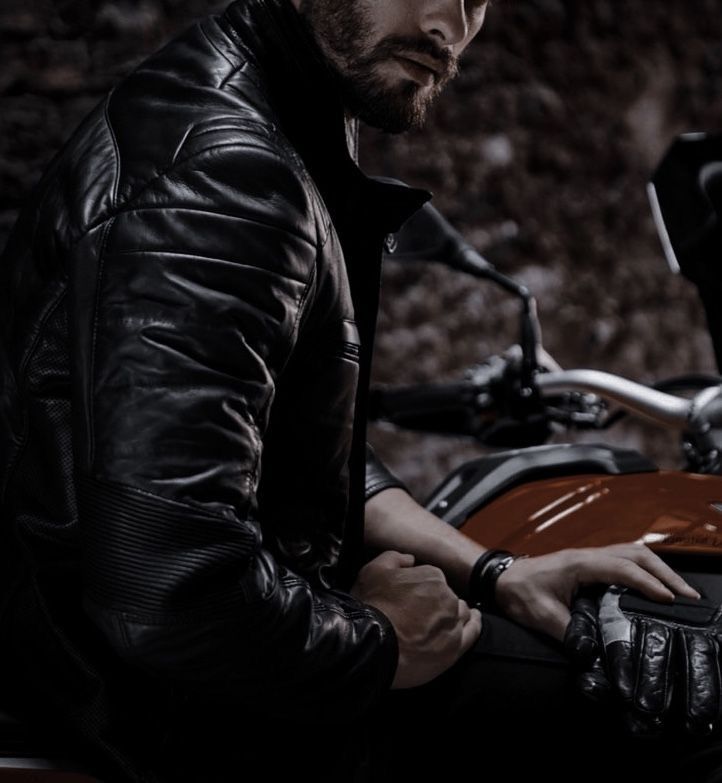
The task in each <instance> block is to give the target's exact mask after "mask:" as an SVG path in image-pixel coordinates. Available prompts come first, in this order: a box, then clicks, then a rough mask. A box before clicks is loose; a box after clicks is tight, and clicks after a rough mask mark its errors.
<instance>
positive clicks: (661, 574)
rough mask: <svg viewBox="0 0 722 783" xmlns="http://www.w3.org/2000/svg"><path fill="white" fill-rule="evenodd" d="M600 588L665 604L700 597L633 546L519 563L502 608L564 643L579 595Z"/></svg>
mask: <svg viewBox="0 0 722 783" xmlns="http://www.w3.org/2000/svg"><path fill="white" fill-rule="evenodd" d="M596 583H601V584H607V585H610V584H617V585H622V586H624V587H630V588H633V589H635V590H638V591H639V592H640V593H642V594H643V595H646V596H647V597H648V598H651V599H652V600H653V601H661V602H664V603H669V602H671V601H673V600H674V596H675V594H678V595H682V596H686V597H688V598H698V597H699V595H698V593H697V591H696V590H694V589H693V588H692V587H690V586H689V585H688V584H687V583H686V582H685V581H684V579H682V577H681V576H679V575H678V574H676V573H675V572H674V571H673V570H672V569H671V568H670V567H669V566H668V565H667V564H666V563H665V562H664V561H663V560H662V559H661V558H659V557H658V556H657V555H655V554H654V552H652V550H651V549H649V548H648V547H646V546H644V544H637V543H629V544H614V545H612V546H605V547H593V548H587V549H563V550H561V551H559V552H553V553H552V554H549V555H540V556H538V557H529V558H524V559H520V560H517V561H515V562H514V563H513V564H512V565H511V566H510V567H509V568H508V569H507V570H506V571H505V572H504V573H503V574H502V575H501V576H500V577H499V581H498V582H497V583H496V602H497V605H498V606H499V607H500V609H502V611H503V612H504V613H505V614H506V615H507V616H508V617H509V618H511V619H512V620H515V621H516V622H518V623H520V624H521V625H525V626H526V627H527V628H532V629H535V630H539V631H543V632H544V633H547V634H549V635H550V636H553V637H554V638H555V639H557V640H559V641H561V640H563V639H564V634H565V631H566V628H567V625H568V624H569V620H570V613H569V608H570V606H571V603H572V599H573V598H574V596H575V594H576V592H577V590H578V589H579V588H580V587H582V586H584V585H590V584H596Z"/></svg>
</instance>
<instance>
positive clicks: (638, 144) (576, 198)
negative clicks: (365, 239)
mask: <svg viewBox="0 0 722 783" xmlns="http://www.w3.org/2000/svg"><path fill="white" fill-rule="evenodd" d="M224 6H225V3H224V2H217V1H216V0H105V2H91V1H90V0H56V1H55V2H52V1H51V0H0V52H2V62H3V67H2V68H1V69H0V246H2V245H3V244H4V240H5V237H6V236H7V233H8V231H9V230H10V227H11V225H12V223H13V221H14V218H15V215H16V214H17V210H18V208H19V207H20V205H21V203H22V201H23V199H24V198H25V197H26V195H27V194H28V193H29V192H30V190H31V189H32V187H33V185H34V183H35V182H36V181H37V180H38V178H39V176H40V174H41V173H42V170H43V167H44V166H45V165H46V164H47V162H48V161H49V160H50V158H51V157H52V156H53V154H54V153H55V152H56V150H57V149H58V148H59V147H60V146H61V145H62V143H63V142H64V141H65V140H66V139H67V138H68V137H69V136H70V134H71V133H72V131H73V129H74V128H75V127H76V126H77V124H78V122H79V121H80V120H81V119H82V117H83V116H84V115H85V114H86V113H87V112H88V111H89V110H90V108H91V107H92V106H93V105H94V104H95V103H97V101H99V100H100V99H101V98H102V97H103V95H104V94H105V93H106V91H107V90H108V89H109V88H110V87H111V86H112V85H113V84H114V83H115V82H116V81H117V80H119V79H120V78H121V77H122V76H123V74H125V73H127V72H128V71H129V70H130V69H131V68H132V67H133V66H134V65H135V64H137V63H138V62H139V61H140V60H142V59H143V57H145V56H146V55H147V54H148V53H150V52H151V51H154V50H155V49H157V48H159V47H160V46H161V45H162V44H163V43H164V42H165V41H166V40H168V38H170V37H171V36H173V35H174V34H175V33H176V32H177V31H179V30H180V29H182V28H183V27H185V26H186V25H188V24H190V23H191V22H192V21H193V20H194V19H195V18H197V17H199V16H201V15H204V14H206V13H212V12H215V11H218V10H220V9H222V8H223V7H224ZM721 42H722V3H721V2H720V0H685V1H684V2H663V3H657V2H652V0H584V2H580V0H497V2H496V3H495V5H494V7H493V8H492V9H491V12H490V14H489V18H488V23H487V25H486V27H485V29H484V31H483V32H482V34H481V35H480V37H479V39H478V40H477V41H476V42H475V43H474V45H473V46H472V48H471V49H470V51H469V52H468V55H467V56H466V58H465V62H464V65H463V67H462V73H461V75H460V77H459V78H458V79H457V80H456V82H455V83H454V84H453V86H451V87H450V88H449V90H448V91H447V93H446V94H445V95H444V96H443V98H442V99H441V100H440V102H439V104H438V106H437V108H436V110H435V111H434V113H433V116H432V117H431V118H430V121H429V123H428V126H427V127H426V128H425V129H424V130H423V131H420V132H416V133H413V134H409V135H406V136H399V137H390V136H386V135H384V134H380V133H376V132H373V131H370V130H369V131H365V132H364V135H363V164H364V166H365V168H367V169H368V170H369V172H370V173H384V174H387V175H391V176H396V177H400V178H402V179H405V180H406V181H408V182H410V183H412V184H414V185H419V186H424V187H428V188H430V189H431V190H432V191H433V192H434V194H435V200H436V204H437V206H438V207H439V208H440V209H441V210H442V212H444V214H445V215H446V216H447V217H449V218H450V219H451V220H452V222H453V223H454V224H455V225H456V226H457V227H458V228H460V229H462V230H463V231H464V232H465V234H466V235H467V236H468V237H469V238H470V239H471V240H472V241H473V242H474V244H475V245H476V246H477V247H478V248H479V249H480V250H481V251H483V252H485V253H486V254H488V256H489V258H490V259H492V260H493V261H494V262H495V263H496V264H497V265H498V266H499V267H500V268H501V269H502V270H503V271H505V272H508V273H511V274H516V275H518V276H519V277H520V278H522V279H523V280H525V281H526V282H527V283H528V284H529V285H530V286H531V287H532V289H533V290H534V291H535V292H536V294H537V296H538V299H539V303H540V309H541V317H542V323H543V326H544V335H545V343H546V346H547V348H548V349H549V350H550V352H551V353H552V354H553V355H554V356H555V357H556V358H557V360H558V361H559V362H561V363H562V364H563V365H564V366H567V367H582V366H584V367H594V368H598V369H605V370H609V371H612V372H618V373H622V374H624V375H626V376H628V377H631V378H636V379H640V380H643V381H651V380H653V379H656V378H660V377H663V376H667V375H671V374H676V373H679V372H683V371H687V370H712V369H714V367H713V359H712V354H711V349H710V344H709V339H708V336H707V333H706V329H705V324H704V318H703V314H702V312H701V307H700V305H699V303H698V300H697V298H696V295H695V293H694V291H693V290H692V289H691V288H690V286H689V285H688V284H687V283H685V282H684V281H683V280H680V279H678V278H674V277H673V276H672V275H671V274H670V273H669V272H668V270H667V268H666V265H665V262H664V259H663V257H662V254H661V251H660V248H659V244H658V241H657V239H656V235H655V232H654V228H653V225H652V221H651V217H650V212H649V208H648V205H647V203H646V196H645V184H646V181H647V179H648V177H649V175H650V173H651V171H652V169H653V167H654V165H655V163H656V161H657V160H658V158H659V156H660V155H661V154H662V152H663V151H664V150H665V148H666V147H667V145H668V144H669V143H670V141H671V140H672V139H673V138H674V137H675V135H676V134H678V133H680V132H683V131H689V130H714V129H719V126H720V124H721V118H722V43H721ZM516 313H517V306H516V304H515V303H514V302H513V301H511V300H509V299H508V298H507V297H505V296H504V295H502V294H500V293H499V292H498V291H496V290H493V289H491V288H490V287H489V286H488V285H484V284H479V283H477V282H474V281H471V280H468V279H465V278H463V277H462V276H460V275H458V274H455V273H451V272H448V271H445V270H443V269H441V268H434V267H431V266H418V265H417V266H408V267H401V266H394V265H393V264H390V265H389V266H388V268H387V270H386V274H385V279H384V290H383V306H382V313H381V319H380V331H379V338H378V343H377V350H376V358H375V366H374V376H375V378H376V379H377V380H379V381H383V382H389V383H393V382H410V381H415V380H433V379H437V378H451V377H455V376H457V375H458V374H459V373H460V372H461V371H462V370H463V368H464V367H466V366H468V365H470V364H473V363H474V362H477V361H479V360H481V359H482V358H483V357H484V356H485V355H487V354H488V353H492V352H496V351H500V350H503V349H504V348H506V347H507V346H508V345H509V344H511V343H513V342H514V341H515V340H516V337H517V335H516V330H517V315H516ZM561 437H562V436H557V438H558V439H560V438H561ZM609 437H613V438H614V439H615V441H616V442H618V443H624V444H625V445H632V446H637V447H639V448H642V449H645V450H647V451H649V452H651V453H653V454H654V455H655V456H656V457H658V458H659V459H660V461H661V462H662V463H663V464H666V465H674V464H677V462H678V457H677V446H676V440H675V439H674V438H673V437H670V436H667V435H660V434H659V433H657V432H655V431H654V430H653V429H650V428H646V427H645V428H640V427H637V426H634V427H631V426H628V427H625V428H620V429H619V430H618V431H616V432H613V433H611V434H610V436H609ZM585 438H586V439H589V438H588V436H585ZM371 439H372V440H373V441H374V442H375V444H376V445H377V447H378V449H379V451H380V452H381V453H382V455H383V456H384V457H385V458H386V459H387V461H388V462H389V463H390V464H391V465H392V467H394V468H395V469H396V470H397V472H398V473H399V474H400V475H401V476H402V477H403V478H404V479H406V480H407V481H408V483H409V485H410V487H411V488H412V489H413V490H414V492H416V493H417V494H418V495H420V496H421V495H424V494H425V493H426V491H427V490H428V489H430V487H431V486H432V485H433V484H434V483H435V482H436V481H437V480H438V479H439V478H440V477H441V476H442V475H444V474H445V472H446V471H447V470H448V469H449V468H450V467H453V466H455V465H457V464H459V463H460V462H461V461H462V460H463V459H466V458H469V457H470V456H475V455H477V454H478V453H480V452H479V449H478V448H477V447H476V446H474V445H473V444H470V443H467V442H465V441H462V440H458V439H449V438H442V437H437V436H419V435H412V434H404V433H399V432H396V431H391V430H389V429H387V428H385V427H379V426H374V427H372V430H371ZM597 439H598V438H597Z"/></svg>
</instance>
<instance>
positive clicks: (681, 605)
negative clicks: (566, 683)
mask: <svg viewBox="0 0 722 783" xmlns="http://www.w3.org/2000/svg"><path fill="white" fill-rule="evenodd" d="M718 580H719V578H718ZM721 614H722V612H721V608H720V601H719V600H715V599H712V598H710V597H709V596H704V595H703V597H702V599H700V600H699V601H695V600H689V599H686V598H677V599H676V600H675V601H674V603H673V604H662V603H657V602H654V601H650V600H648V599H646V598H644V597H643V596H640V595H639V594H638V593H635V592H633V591H629V590H627V589H626V588H620V587H616V586H612V587H609V588H608V589H606V590H604V591H603V592H600V591H584V592H582V593H580V594H579V596H577V598H576V599H575V602H574V605H573V607H572V619H571V622H570V623H569V626H568V628H567V632H566V637H565V640H564V644H565V647H566V649H567V651H568V653H569V654H570V655H571V656H572V658H573V660H574V661H576V662H577V664H578V665H579V666H580V669H581V673H580V675H579V679H578V683H579V687H580V689H581V691H582V693H584V694H585V695H586V696H588V697H590V698H592V699H595V700H597V701H609V700H611V699H617V700H618V701H620V702H621V704H622V710H623V716H624V721H625V725H626V728H627V730H628V731H629V732H630V733H631V734H634V735H637V736H648V735H657V734H660V733H661V732H662V731H663V730H664V728H665V727H667V726H670V727H672V726H674V725H675V724H679V723H680V722H681V724H682V726H683V728H684V730H685V731H686V732H688V733H690V734H696V735H705V734H709V733H711V732H712V731H714V730H715V729H717V728H719V725H720V717H721V712H722V698H721V688H720V646H721V644H722V618H721Z"/></svg>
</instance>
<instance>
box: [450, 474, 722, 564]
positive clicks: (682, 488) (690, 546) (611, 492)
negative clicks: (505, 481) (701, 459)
mask: <svg viewBox="0 0 722 783" xmlns="http://www.w3.org/2000/svg"><path fill="white" fill-rule="evenodd" d="M461 529H462V530H463V531H464V533H466V534H467V535H469V536H470V537H471V538H473V539H474V540H475V541H477V542H479V543H480V544H483V545H484V546H486V547H498V548H500V549H508V550H510V551H512V552H524V553H527V554H530V555H540V554H545V553H547V552H554V551H556V550H558V549H566V548H569V547H586V546H605V545H608V544H617V543H622V542H627V541H639V542H643V543H645V544H647V545H648V546H650V547H651V548H652V549H654V550H655V551H657V552H658V553H660V554H662V553H665V554H681V555H700V554H701V555H720V554H722V476H707V475H699V474H694V473H682V472H677V471H658V472H654V473H634V474H630V475H622V476H616V475H612V476H609V475H583V476H571V477H566V478H556V479H549V480H543V481H533V482H530V483H528V484H524V485H523V486H520V487H517V488H515V489H512V490H509V491H508V492H506V493H505V494H504V495H502V496H501V497H499V498H497V499H495V500H493V501H492V502H490V503H489V504H488V505H487V506H485V507H484V508H482V509H480V510H479V511H477V512H475V513H474V514H472V515H471V516H470V517H469V519H468V520H466V522H464V524H463V525H462V526H461Z"/></svg>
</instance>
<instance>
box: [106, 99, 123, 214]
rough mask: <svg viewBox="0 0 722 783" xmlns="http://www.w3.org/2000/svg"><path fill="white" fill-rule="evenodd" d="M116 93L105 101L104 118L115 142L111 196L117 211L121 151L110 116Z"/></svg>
mask: <svg viewBox="0 0 722 783" xmlns="http://www.w3.org/2000/svg"><path fill="white" fill-rule="evenodd" d="M114 92H115V87H114V88H113V89H112V90H111V91H110V93H109V94H108V97H107V98H106V99H105V105H104V107H103V117H104V118H105V125H106V127H107V128H108V133H109V134H110V139H111V141H112V142H113V155H114V156H115V172H114V174H113V191H112V194H111V203H112V205H113V209H115V207H116V205H117V203H118V190H119V187H120V150H119V148H118V140H117V138H116V136H115V131H114V130H113V125H112V123H111V122H110V114H109V111H110V99H111V98H112V96H113V93H114Z"/></svg>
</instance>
